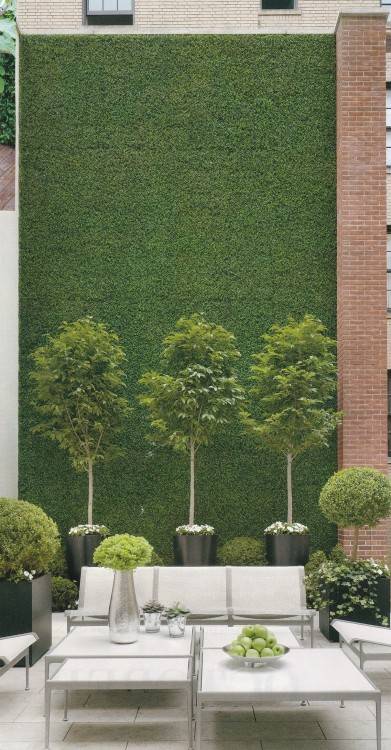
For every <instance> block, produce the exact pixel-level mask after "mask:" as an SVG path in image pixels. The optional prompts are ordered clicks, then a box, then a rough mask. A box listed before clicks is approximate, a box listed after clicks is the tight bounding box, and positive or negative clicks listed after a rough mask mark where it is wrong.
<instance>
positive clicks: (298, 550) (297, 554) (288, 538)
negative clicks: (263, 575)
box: [265, 534, 310, 566]
mask: <svg viewBox="0 0 391 750" xmlns="http://www.w3.org/2000/svg"><path fill="white" fill-rule="evenodd" d="M265 547H266V557H267V561H268V563H269V565H277V566H290V565H306V564H307V562H308V558H309V552H310V537H309V534H265Z"/></svg>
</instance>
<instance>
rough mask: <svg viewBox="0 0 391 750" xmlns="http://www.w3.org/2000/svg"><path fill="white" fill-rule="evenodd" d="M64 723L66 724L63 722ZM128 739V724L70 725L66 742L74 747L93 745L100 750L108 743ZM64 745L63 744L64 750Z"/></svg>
mask: <svg viewBox="0 0 391 750" xmlns="http://www.w3.org/2000/svg"><path fill="white" fill-rule="evenodd" d="M64 723H66V722H64ZM128 738H129V725H128V724H103V725H102V724H71V726H70V728H69V731H68V734H67V737H66V742H67V743H68V742H72V743H74V744H76V745H82V744H83V743H86V742H89V743H95V744H99V743H100V746H101V750H103V748H105V750H106V747H107V745H108V744H109V743H110V742H126V741H127V740H128ZM65 746H66V743H64V750H65Z"/></svg>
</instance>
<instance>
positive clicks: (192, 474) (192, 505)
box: [189, 440, 195, 525]
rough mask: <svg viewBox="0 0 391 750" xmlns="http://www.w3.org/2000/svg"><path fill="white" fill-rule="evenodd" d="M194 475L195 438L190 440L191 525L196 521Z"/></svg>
mask: <svg viewBox="0 0 391 750" xmlns="http://www.w3.org/2000/svg"><path fill="white" fill-rule="evenodd" d="M194 475H195V449H194V440H190V509H189V524H190V525H192V524H193V523H194V510H195V487H194V484H195V483H194Z"/></svg>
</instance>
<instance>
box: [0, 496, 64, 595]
mask: <svg viewBox="0 0 391 750" xmlns="http://www.w3.org/2000/svg"><path fill="white" fill-rule="evenodd" d="M59 549H60V540H59V535H58V529H57V525H56V524H55V523H54V521H52V519H51V518H49V516H47V515H46V513H44V511H43V510H42V509H41V508H39V507H38V506H37V505H33V504H32V503H28V502H25V501H24V500H11V499H9V498H5V497H3V498H0V577H2V578H9V579H13V580H22V579H23V574H24V571H28V572H29V573H33V571H35V572H34V573H33V576H35V575H40V574H41V573H46V572H47V571H48V570H49V569H50V566H51V564H52V562H53V560H54V559H55V558H56V555H58V553H59Z"/></svg>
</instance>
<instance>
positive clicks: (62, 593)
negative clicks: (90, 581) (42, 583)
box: [52, 576, 79, 612]
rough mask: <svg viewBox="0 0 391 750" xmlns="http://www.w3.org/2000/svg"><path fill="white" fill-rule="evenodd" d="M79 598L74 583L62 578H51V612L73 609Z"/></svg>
mask: <svg viewBox="0 0 391 750" xmlns="http://www.w3.org/2000/svg"><path fill="white" fill-rule="evenodd" d="M78 596H79V592H78V588H77V586H76V583H74V582H73V581H70V580H69V579H68V578H63V577H62V576H53V578H52V610H53V612H64V610H66V609H75V607H76V604H77V599H78Z"/></svg>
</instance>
